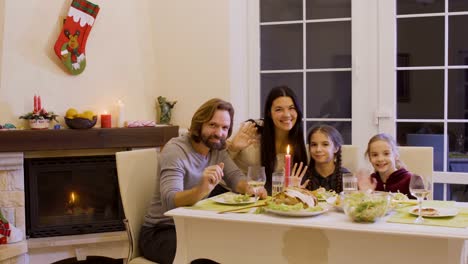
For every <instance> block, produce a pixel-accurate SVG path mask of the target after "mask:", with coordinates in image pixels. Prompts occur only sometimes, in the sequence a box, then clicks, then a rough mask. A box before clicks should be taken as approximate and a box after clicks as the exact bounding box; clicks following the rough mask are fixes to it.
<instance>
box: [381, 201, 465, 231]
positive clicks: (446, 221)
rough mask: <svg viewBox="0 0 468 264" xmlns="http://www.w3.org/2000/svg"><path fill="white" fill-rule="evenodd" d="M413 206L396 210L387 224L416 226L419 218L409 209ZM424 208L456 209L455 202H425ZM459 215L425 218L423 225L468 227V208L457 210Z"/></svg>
mask: <svg viewBox="0 0 468 264" xmlns="http://www.w3.org/2000/svg"><path fill="white" fill-rule="evenodd" d="M411 207H413V206H406V207H403V208H399V209H397V210H395V213H394V214H393V215H391V216H390V217H389V218H388V219H387V222H390V223H402V224H414V220H415V219H416V218H417V216H414V215H412V214H410V213H408V210H409V208H411ZM423 207H442V208H451V207H455V202H454V201H424V202H423ZM457 209H458V214H457V215H456V216H453V217H440V218H437V217H434V218H429V217H425V218H424V222H423V223H422V225H432V226H446V227H458V228H465V227H468V208H457Z"/></svg>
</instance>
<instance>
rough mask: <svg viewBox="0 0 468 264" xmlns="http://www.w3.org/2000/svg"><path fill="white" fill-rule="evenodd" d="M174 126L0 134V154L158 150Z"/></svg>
mask: <svg viewBox="0 0 468 264" xmlns="http://www.w3.org/2000/svg"><path fill="white" fill-rule="evenodd" d="M178 134H179V127H178V126H157V127H140V128H92V129H85V130H78V129H60V130H50V129H49V130H7V131H0V152H24V151H47V150H73V149H107V148H140V147H161V146H163V145H164V144H165V143H166V142H167V141H168V140H169V139H171V138H172V137H176V136H178Z"/></svg>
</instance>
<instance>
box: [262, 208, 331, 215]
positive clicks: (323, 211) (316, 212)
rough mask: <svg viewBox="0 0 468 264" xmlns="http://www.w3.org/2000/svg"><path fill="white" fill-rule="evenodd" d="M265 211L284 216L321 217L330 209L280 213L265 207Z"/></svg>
mask: <svg viewBox="0 0 468 264" xmlns="http://www.w3.org/2000/svg"><path fill="white" fill-rule="evenodd" d="M265 211H267V212H269V213H273V214H277V215H283V216H314V215H319V214H323V213H325V212H326V211H328V208H324V209H323V210H321V211H309V210H299V211H280V210H273V209H270V208H268V207H265Z"/></svg>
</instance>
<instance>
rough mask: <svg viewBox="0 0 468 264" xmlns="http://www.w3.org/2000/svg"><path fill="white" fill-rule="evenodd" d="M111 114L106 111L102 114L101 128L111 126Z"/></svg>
mask: <svg viewBox="0 0 468 264" xmlns="http://www.w3.org/2000/svg"><path fill="white" fill-rule="evenodd" d="M111 127H112V124H111V115H110V114H107V113H104V114H102V115H101V128H111Z"/></svg>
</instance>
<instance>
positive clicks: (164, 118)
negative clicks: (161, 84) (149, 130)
mask: <svg viewBox="0 0 468 264" xmlns="http://www.w3.org/2000/svg"><path fill="white" fill-rule="evenodd" d="M158 103H159V109H160V114H159V123H160V124H169V123H170V122H171V110H172V108H174V105H175V104H176V103H177V101H174V102H169V101H167V100H166V97H162V96H158Z"/></svg>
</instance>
